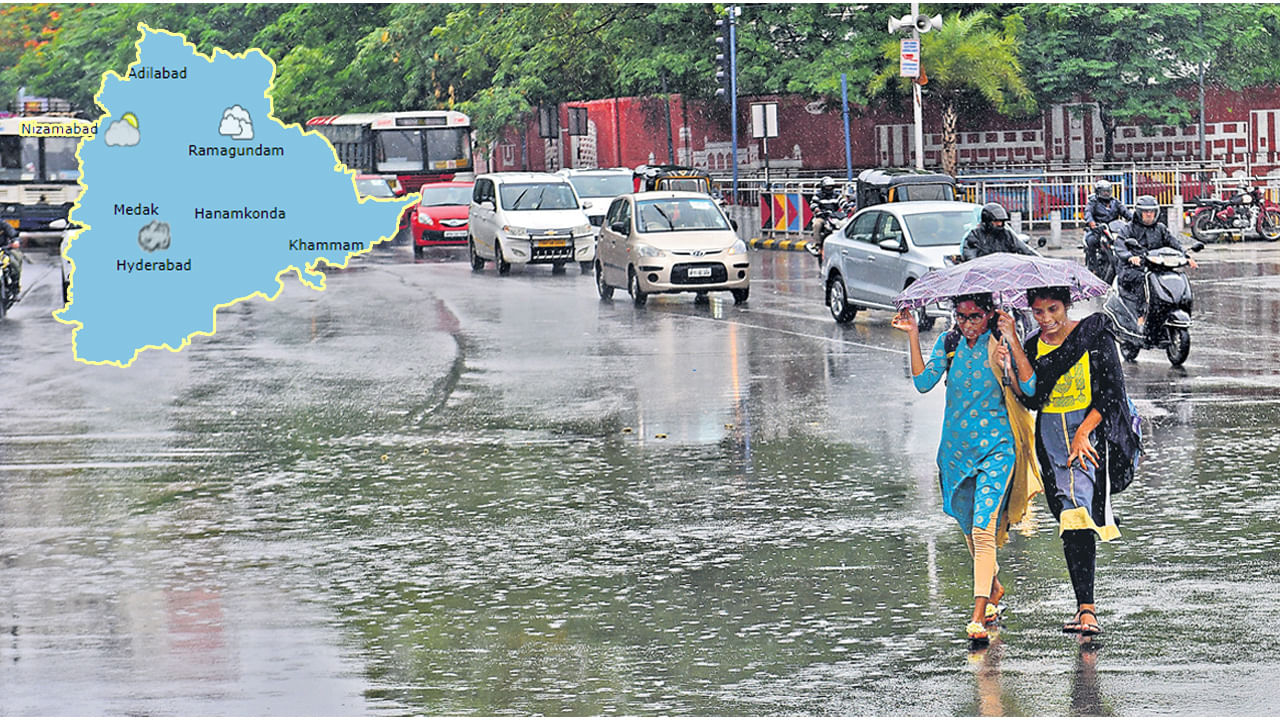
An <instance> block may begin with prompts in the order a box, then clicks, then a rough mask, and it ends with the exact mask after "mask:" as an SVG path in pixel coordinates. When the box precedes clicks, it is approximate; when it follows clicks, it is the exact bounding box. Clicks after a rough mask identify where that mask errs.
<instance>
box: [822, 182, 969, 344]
mask: <svg viewBox="0 0 1280 720" xmlns="http://www.w3.org/2000/svg"><path fill="white" fill-rule="evenodd" d="M981 212H982V206H981V205H976V204H974V203H966V202H950V201H933V202H898V203H889V204H885V205H874V206H872V207H869V208H865V209H863V210H862V211H860V212H858V213H857V214H855V215H854V216H853V217H852V218H850V219H849V221H848V222H846V223H845V224H844V227H842V228H840V229H839V230H838V231H836V232H834V233H832V234H831V235H829V236H827V239H826V242H825V243H824V245H823V248H822V277H823V281H824V284H825V287H826V293H825V296H824V299H825V302H826V305H827V307H828V308H829V309H830V310H831V316H832V317H834V318H835V320H836V322H838V323H842V324H843V323H847V322H849V321H851V320H853V318H854V316H855V315H857V313H858V310H861V309H867V308H874V309H878V310H893V309H894V305H893V298H894V296H895V295H897V294H898V293H900V292H902V291H903V290H904V289H905V288H906V287H907V286H908V285H910V284H911V283H913V282H915V281H916V280H918V279H919V278H920V276H921V275H924V274H925V273H927V272H929V271H930V270H933V269H936V268H942V267H944V266H946V265H948V264H950V263H951V262H952V260H951V257H952V256H958V255H960V253H961V250H962V243H963V242H964V237H965V235H967V234H968V233H969V231H970V230H971V229H973V228H974V227H977V225H978V222H979V218H980V214H981ZM947 315H948V311H947V310H946V309H944V308H942V307H941V306H934V307H930V308H922V309H921V310H920V314H919V315H918V316H917V321H918V323H919V325H920V328H921V329H922V330H928V329H930V328H932V327H933V323H934V319H935V318H937V317H946V316H947Z"/></svg>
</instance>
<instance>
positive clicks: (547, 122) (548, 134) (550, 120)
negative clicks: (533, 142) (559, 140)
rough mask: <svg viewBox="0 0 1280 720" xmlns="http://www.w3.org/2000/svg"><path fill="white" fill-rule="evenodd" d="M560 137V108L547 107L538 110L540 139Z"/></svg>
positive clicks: (557, 106) (556, 106)
mask: <svg viewBox="0 0 1280 720" xmlns="http://www.w3.org/2000/svg"><path fill="white" fill-rule="evenodd" d="M559 136H560V106H559V105H552V106H550V107H547V106H545V105H543V106H541V107H539V108H538V137H540V138H554V137H559Z"/></svg>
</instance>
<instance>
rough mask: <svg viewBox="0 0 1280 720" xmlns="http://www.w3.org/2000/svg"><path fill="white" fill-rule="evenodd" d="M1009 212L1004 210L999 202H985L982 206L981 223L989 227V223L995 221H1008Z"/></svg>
mask: <svg viewBox="0 0 1280 720" xmlns="http://www.w3.org/2000/svg"><path fill="white" fill-rule="evenodd" d="M1008 220H1009V213H1008V212H1006V211H1005V209H1004V206H1003V205H1001V204H1000V203H994V202H993V203H987V204H986V205H983V206H982V224H983V225H984V226H986V227H991V223H993V222H997V221H1006V222H1007V221H1008Z"/></svg>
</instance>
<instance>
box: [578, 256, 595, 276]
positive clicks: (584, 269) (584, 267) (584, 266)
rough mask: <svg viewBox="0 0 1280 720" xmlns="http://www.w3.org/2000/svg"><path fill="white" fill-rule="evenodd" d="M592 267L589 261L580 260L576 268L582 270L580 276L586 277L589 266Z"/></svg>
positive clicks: (589, 270) (589, 269)
mask: <svg viewBox="0 0 1280 720" xmlns="http://www.w3.org/2000/svg"><path fill="white" fill-rule="evenodd" d="M592 265H594V263H592V262H591V261H590V260H582V261H580V262H579V263H578V267H579V268H581V269H582V274H583V275H586V274H587V273H589V272H591V266H592Z"/></svg>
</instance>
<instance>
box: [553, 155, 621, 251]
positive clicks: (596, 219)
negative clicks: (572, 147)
mask: <svg viewBox="0 0 1280 720" xmlns="http://www.w3.org/2000/svg"><path fill="white" fill-rule="evenodd" d="M556 174H557V175H562V176H564V177H565V178H568V180H569V184H570V185H572V186H573V189H574V190H575V191H576V192H577V193H578V199H580V200H582V206H583V208H584V209H586V211H587V219H588V220H590V221H591V227H593V228H595V231H596V237H599V236H600V225H601V224H603V223H604V213H605V210H607V209H608V208H609V203H610V202H612V201H613V199H614V198H616V197H618V196H619V195H623V194H626V193H629V192H631V191H632V190H634V184H635V180H634V179H633V175H632V172H631V170H629V169H627V168H593V169H590V170H583V169H577V168H565V169H564V170H560V171H559V172H557V173H556Z"/></svg>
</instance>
